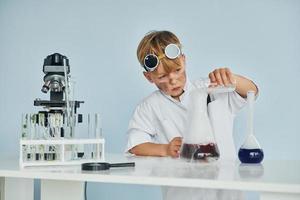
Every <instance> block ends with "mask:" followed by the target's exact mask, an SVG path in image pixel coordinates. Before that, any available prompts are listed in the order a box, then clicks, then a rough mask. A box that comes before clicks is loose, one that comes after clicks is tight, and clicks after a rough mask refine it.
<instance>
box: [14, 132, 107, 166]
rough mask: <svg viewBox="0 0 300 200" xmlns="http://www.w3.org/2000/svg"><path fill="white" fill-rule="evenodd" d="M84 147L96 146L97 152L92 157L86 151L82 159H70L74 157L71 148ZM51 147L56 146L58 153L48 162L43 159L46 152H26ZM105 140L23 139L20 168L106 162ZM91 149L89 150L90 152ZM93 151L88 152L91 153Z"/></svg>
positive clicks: (21, 142)
mask: <svg viewBox="0 0 300 200" xmlns="http://www.w3.org/2000/svg"><path fill="white" fill-rule="evenodd" d="M76 145H77V146H84V145H87V146H88V145H94V147H96V148H95V151H94V153H93V155H92V156H90V155H91V154H90V155H89V156H86V152H85V151H84V154H85V155H84V156H82V157H80V158H78V157H77V158H75V159H70V158H71V157H72V154H73V155H74V153H76V152H74V151H72V149H71V150H70V148H72V147H74V146H76ZM47 146H48V147H49V146H55V147H57V150H56V152H55V153H54V154H55V155H56V156H55V159H52V160H48V159H45V158H43V156H44V155H46V154H44V152H43V153H41V152H39V153H38V152H30V153H28V151H26V149H31V147H34V149H36V148H38V147H47ZM104 146H105V140H104V138H95V139H66V138H58V139H47V140H44V139H43V140H40V139H36V140H30V139H21V140H20V152H21V153H20V159H19V163H20V167H21V168H24V167H27V166H54V165H78V164H82V163H86V162H104V161H105V157H104V155H105V153H104V151H105V149H104ZM90 150H91V149H89V151H90ZM91 152H92V151H90V152H88V153H91ZM28 154H30V157H31V158H32V159H30V161H28V160H26V157H27V155H28ZM36 156H41V157H42V158H39V159H34V158H36Z"/></svg>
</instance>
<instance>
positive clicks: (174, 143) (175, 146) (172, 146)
mask: <svg viewBox="0 0 300 200" xmlns="http://www.w3.org/2000/svg"><path fill="white" fill-rule="evenodd" d="M181 145H182V138H181V137H175V138H173V139H172V140H171V142H170V143H169V144H168V145H167V155H168V156H171V157H173V158H177V157H179V153H180V152H179V151H180V147H181Z"/></svg>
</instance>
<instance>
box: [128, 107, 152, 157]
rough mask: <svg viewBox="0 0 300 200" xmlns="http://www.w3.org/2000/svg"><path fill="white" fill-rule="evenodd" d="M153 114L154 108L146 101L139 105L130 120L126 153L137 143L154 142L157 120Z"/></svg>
mask: <svg viewBox="0 0 300 200" xmlns="http://www.w3.org/2000/svg"><path fill="white" fill-rule="evenodd" d="M153 116H154V113H153V109H151V107H150V105H148V104H147V103H146V102H143V103H141V104H140V105H138V106H137V108H136V109H135V111H134V114H133V116H132V118H131V120H130V122H129V126H128V130H127V147H126V149H125V153H128V151H129V150H130V149H132V148H133V147H135V146H136V145H139V144H142V143H146V142H154V139H153V138H154V135H155V124H154V123H155V120H154V117H153Z"/></svg>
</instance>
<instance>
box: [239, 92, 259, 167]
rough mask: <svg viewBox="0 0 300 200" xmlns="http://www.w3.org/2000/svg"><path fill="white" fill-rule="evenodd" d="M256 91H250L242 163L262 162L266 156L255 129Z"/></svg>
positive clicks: (240, 157) (241, 149)
mask: <svg viewBox="0 0 300 200" xmlns="http://www.w3.org/2000/svg"><path fill="white" fill-rule="evenodd" d="M254 99H255V92H254V91H248V93H247V104H248V119H247V131H248V133H247V138H246V141H245V142H244V144H243V145H242V146H241V148H240V150H239V154H238V156H239V159H240V161H241V162H242V163H260V162H261V161H262V160H263V158H264V152H263V150H262V149H261V147H260V145H259V143H258V141H257V139H256V138H255V136H254V130H253V113H254Z"/></svg>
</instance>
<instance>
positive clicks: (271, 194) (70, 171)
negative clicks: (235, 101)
mask: <svg viewBox="0 0 300 200" xmlns="http://www.w3.org/2000/svg"><path fill="white" fill-rule="evenodd" d="M106 158H107V161H108V162H128V161H130V162H131V161H132V162H136V166H135V168H119V169H117V168H115V169H113V168H112V169H110V170H107V171H100V172H83V171H81V169H80V166H66V167H53V166H52V167H31V168H28V167H27V168H24V169H20V168H19V165H18V159H17V158H15V159H9V158H2V159H1V160H0V161H1V162H0V163H1V164H0V177H2V178H1V184H0V187H1V188H2V189H1V191H2V192H1V194H0V197H1V196H2V198H1V200H2V199H3V200H10V199H14V200H18V199H22V200H25V199H26V200H29V199H30V200H32V199H33V179H41V197H42V200H50V199H61V200H70V199H72V200H82V199H83V194H84V190H83V184H84V181H90V182H102V183H123V184H138V185H155V186H175V187H190V188H210V189H225V190H242V191H257V192H259V193H260V197H261V199H263V200H269V199H272V200H274V199H282V200H284V199H286V200H287V199H293V200H294V199H300V161H268V160H264V162H263V163H262V164H261V165H241V164H240V163H239V162H238V161H230V160H219V161H216V162H214V163H187V162H185V161H183V160H179V159H172V158H157V157H156V158H155V157H129V158H128V157H125V156H124V155H115V154H109V155H106ZM16 190H17V191H18V192H17V193H16ZM66 191H70V192H66ZM66 194H67V195H66ZM18 195H19V196H20V197H18Z"/></svg>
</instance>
